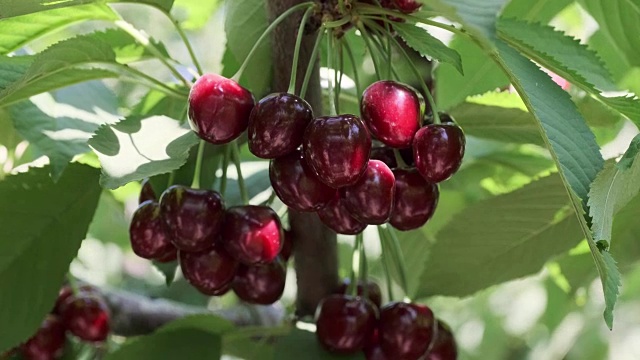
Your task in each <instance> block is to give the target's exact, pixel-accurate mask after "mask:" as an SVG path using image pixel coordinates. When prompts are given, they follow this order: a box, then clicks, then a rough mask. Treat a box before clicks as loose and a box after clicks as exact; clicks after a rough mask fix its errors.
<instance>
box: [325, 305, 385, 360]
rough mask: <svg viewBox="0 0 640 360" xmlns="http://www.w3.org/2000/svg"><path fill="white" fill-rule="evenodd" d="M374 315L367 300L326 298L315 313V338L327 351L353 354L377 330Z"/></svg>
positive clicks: (373, 310) (374, 311)
mask: <svg viewBox="0 0 640 360" xmlns="http://www.w3.org/2000/svg"><path fill="white" fill-rule="evenodd" d="M376 317H377V311H376V309H375V307H374V305H373V304H372V303H371V302H370V301H369V300H366V299H363V298H360V297H352V296H347V295H337V294H334V295H329V296H328V297H326V298H324V299H322V301H320V304H319V305H318V308H317V310H316V326H317V330H316V337H317V338H318V340H319V341H320V344H322V346H324V347H325V348H326V349H327V350H329V351H331V352H336V353H343V354H346V353H353V352H356V351H359V350H362V349H363V348H364V346H365V344H366V342H367V341H368V340H369V339H370V338H371V336H372V334H373V332H374V330H375V327H376Z"/></svg>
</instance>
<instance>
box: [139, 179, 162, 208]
mask: <svg viewBox="0 0 640 360" xmlns="http://www.w3.org/2000/svg"><path fill="white" fill-rule="evenodd" d="M141 185H142V189H141V190H140V197H139V198H138V204H142V203H143V202H145V201H147V200H151V201H158V197H157V196H156V192H155V190H153V187H152V186H151V182H149V179H144V180H142V184H141Z"/></svg>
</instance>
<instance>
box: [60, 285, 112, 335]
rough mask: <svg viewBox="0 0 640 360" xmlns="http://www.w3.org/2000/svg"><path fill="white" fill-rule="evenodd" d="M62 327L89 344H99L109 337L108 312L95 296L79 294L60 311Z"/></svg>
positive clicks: (84, 293)
mask: <svg viewBox="0 0 640 360" xmlns="http://www.w3.org/2000/svg"><path fill="white" fill-rule="evenodd" d="M62 319H63V321H64V325H65V327H66V328H67V330H69V332H71V333H72V334H73V335H75V336H77V337H78V338H80V339H81V340H84V341H89V342H101V341H105V340H106V339H107V336H108V335H109V310H108V308H107V305H106V304H105V303H104V300H102V298H100V297H98V296H97V295H96V294H91V293H86V292H79V293H78V294H75V295H74V296H72V297H70V298H69V299H68V300H67V301H66V302H65V305H64V308H63V309H62Z"/></svg>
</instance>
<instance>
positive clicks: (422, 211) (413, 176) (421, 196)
mask: <svg viewBox="0 0 640 360" xmlns="http://www.w3.org/2000/svg"><path fill="white" fill-rule="evenodd" d="M393 174H394V175H395V179H396V194H395V201H394V204H393V210H392V211H391V218H390V219H389V223H390V224H391V225H392V226H393V227H395V228H396V229H398V230H403V231H406V230H412V229H417V228H419V227H421V226H423V225H424V224H426V223H427V221H429V219H431V217H432V216H433V213H434V212H435V210H436V207H437V206H438V199H439V197H440V192H439V190H438V185H435V184H431V183H429V182H428V181H426V180H425V179H424V178H423V177H422V176H421V175H420V173H418V171H417V170H414V169H412V170H405V169H395V170H393Z"/></svg>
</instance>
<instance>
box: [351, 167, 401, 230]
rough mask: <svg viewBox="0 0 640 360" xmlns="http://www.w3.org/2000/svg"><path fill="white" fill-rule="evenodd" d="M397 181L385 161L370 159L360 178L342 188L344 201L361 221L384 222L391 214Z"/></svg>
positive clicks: (378, 223)
mask: <svg viewBox="0 0 640 360" xmlns="http://www.w3.org/2000/svg"><path fill="white" fill-rule="evenodd" d="M395 183H396V180H395V176H394V175H393V173H392V172H391V169H389V167H388V166H387V165H385V163H383V162H382V161H379V160H369V163H368V164H367V170H366V171H365V172H364V174H363V175H362V176H361V177H360V179H358V181H357V182H356V183H355V184H353V185H351V186H347V187H344V188H342V189H340V196H341V197H342V203H343V204H344V206H345V207H346V208H347V210H349V212H350V213H351V215H352V216H353V217H354V218H356V219H358V220H359V221H360V222H362V223H366V224H372V225H380V224H384V223H385V222H387V220H389V216H391V209H392V208H393V196H394V193H395Z"/></svg>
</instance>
